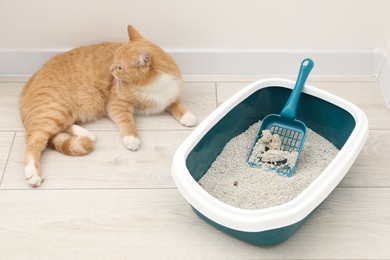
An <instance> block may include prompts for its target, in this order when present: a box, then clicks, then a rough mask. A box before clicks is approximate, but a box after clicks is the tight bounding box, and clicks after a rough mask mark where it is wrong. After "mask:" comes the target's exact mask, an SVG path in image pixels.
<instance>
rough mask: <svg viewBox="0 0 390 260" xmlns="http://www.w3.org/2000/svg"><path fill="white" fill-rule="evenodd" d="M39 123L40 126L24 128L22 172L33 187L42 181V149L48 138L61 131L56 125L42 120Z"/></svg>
mask: <svg viewBox="0 0 390 260" xmlns="http://www.w3.org/2000/svg"><path fill="white" fill-rule="evenodd" d="M40 123H41V124H42V127H32V128H26V134H25V151H24V165H25V166H24V174H25V177H26V180H27V182H28V183H29V184H30V185H31V186H33V187H38V186H40V185H41V183H42V181H43V178H42V173H41V165H40V159H41V154H42V151H43V150H44V149H45V148H46V146H47V144H48V141H49V139H50V138H52V137H53V136H54V135H56V134H57V133H59V132H61V131H62V128H61V127H58V125H51V124H50V123H49V124H47V122H43V121H41V122H40Z"/></svg>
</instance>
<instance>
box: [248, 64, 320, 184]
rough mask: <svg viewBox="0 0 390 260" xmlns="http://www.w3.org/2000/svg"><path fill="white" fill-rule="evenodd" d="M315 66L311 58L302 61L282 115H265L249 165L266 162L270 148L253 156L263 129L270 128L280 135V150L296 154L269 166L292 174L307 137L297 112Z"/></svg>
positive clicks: (257, 165) (259, 164) (282, 172)
mask: <svg viewBox="0 0 390 260" xmlns="http://www.w3.org/2000/svg"><path fill="white" fill-rule="evenodd" d="M313 66H314V62H313V61H312V60H311V59H305V60H303V61H302V63H301V67H300V70H299V74H298V78H297V81H296V83H295V86H294V89H293V91H292V92H291V95H290V97H289V99H288V101H287V103H286V105H285V106H284V107H283V109H282V111H281V113H280V115H276V114H270V115H267V116H266V117H264V119H263V121H262V123H261V126H260V128H259V131H258V132H257V135H256V139H255V141H254V142H253V145H252V147H251V150H250V152H249V156H248V159H247V163H248V165H249V166H251V167H257V168H260V167H262V166H263V164H265V163H266V162H264V158H265V156H266V155H265V153H266V152H268V151H269V149H270V148H268V150H267V148H265V150H264V153H263V154H259V155H257V154H256V156H253V155H252V153H253V151H254V148H255V146H256V144H257V143H258V141H259V139H260V138H261V137H262V133H263V130H269V131H270V133H271V135H276V134H277V135H278V137H279V139H280V141H281V144H280V148H278V149H280V151H286V152H288V153H294V154H293V156H292V157H291V156H290V158H292V160H293V162H288V163H287V159H285V160H280V161H274V162H273V167H267V168H268V169H270V170H275V171H276V172H278V173H280V174H282V175H286V176H288V177H291V176H292V174H293V172H294V169H295V166H296V164H297V161H298V157H299V154H300V152H301V149H302V146H303V143H304V141H305V137H306V125H305V124H304V123H303V122H301V121H299V120H297V119H296V112H297V108H298V102H299V98H300V96H301V92H302V89H303V87H304V85H305V82H306V79H307V77H308V76H309V74H310V71H311V70H312V68H313ZM288 153H287V154H288Z"/></svg>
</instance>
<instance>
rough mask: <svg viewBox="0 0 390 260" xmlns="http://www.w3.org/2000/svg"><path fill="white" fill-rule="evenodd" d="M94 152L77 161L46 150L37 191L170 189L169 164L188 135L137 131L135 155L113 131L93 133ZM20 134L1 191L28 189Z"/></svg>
mask: <svg viewBox="0 0 390 260" xmlns="http://www.w3.org/2000/svg"><path fill="white" fill-rule="evenodd" d="M94 134H95V135H96V136H97V141H96V146H95V151H93V152H92V153H91V154H89V155H86V156H81V157H71V156H66V155H63V154H61V153H59V152H57V151H54V150H51V149H47V150H45V151H44V153H43V155H42V159H41V163H42V172H43V176H44V178H45V179H46V181H45V182H44V183H43V184H42V185H41V187H40V189H63V188H71V189H74V188H77V189H85V188H173V187H175V185H174V183H173V181H172V178H171V170H170V169H171V160H172V157H173V154H174V152H175V151H176V149H177V147H178V146H179V145H180V143H181V142H182V141H183V140H184V138H185V137H186V136H187V135H188V134H189V131H141V132H140V133H139V134H140V138H141V147H140V149H139V150H138V151H136V152H134V151H130V150H127V149H126V148H125V146H124V145H123V143H122V138H121V137H120V134H119V133H118V132H117V131H96V132H94ZM23 149H24V133H23V132H18V133H17V134H16V137H15V141H14V145H13V148H12V151H11V153H10V157H9V161H8V166H7V169H6V170H5V173H4V178H3V183H2V185H1V187H0V188H1V189H30V187H28V184H27V183H26V180H25V179H24V170H23V167H24V166H23Z"/></svg>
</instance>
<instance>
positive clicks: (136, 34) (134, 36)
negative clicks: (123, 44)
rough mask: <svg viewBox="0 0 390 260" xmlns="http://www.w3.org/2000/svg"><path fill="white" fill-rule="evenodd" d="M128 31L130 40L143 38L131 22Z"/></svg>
mask: <svg viewBox="0 0 390 260" xmlns="http://www.w3.org/2000/svg"><path fill="white" fill-rule="evenodd" d="M127 33H128V34H129V41H131V42H132V41H135V40H137V39H143V37H142V35H141V34H140V33H139V32H138V31H137V30H136V29H135V28H134V27H133V26H131V25H130V24H129V25H128V26H127Z"/></svg>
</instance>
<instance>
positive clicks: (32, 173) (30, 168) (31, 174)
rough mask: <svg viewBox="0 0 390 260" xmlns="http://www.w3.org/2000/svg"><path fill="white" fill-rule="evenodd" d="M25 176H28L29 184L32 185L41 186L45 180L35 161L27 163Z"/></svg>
mask: <svg viewBox="0 0 390 260" xmlns="http://www.w3.org/2000/svg"><path fill="white" fill-rule="evenodd" d="M24 176H25V177H26V180H27V182H28V184H30V186H32V187H39V186H40V185H41V183H42V181H43V179H42V177H41V176H40V175H39V174H38V171H37V169H36V168H35V166H34V164H33V163H29V164H27V166H26V167H25V168H24Z"/></svg>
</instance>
